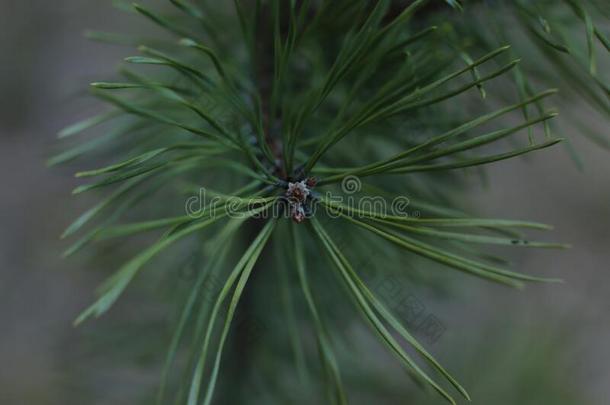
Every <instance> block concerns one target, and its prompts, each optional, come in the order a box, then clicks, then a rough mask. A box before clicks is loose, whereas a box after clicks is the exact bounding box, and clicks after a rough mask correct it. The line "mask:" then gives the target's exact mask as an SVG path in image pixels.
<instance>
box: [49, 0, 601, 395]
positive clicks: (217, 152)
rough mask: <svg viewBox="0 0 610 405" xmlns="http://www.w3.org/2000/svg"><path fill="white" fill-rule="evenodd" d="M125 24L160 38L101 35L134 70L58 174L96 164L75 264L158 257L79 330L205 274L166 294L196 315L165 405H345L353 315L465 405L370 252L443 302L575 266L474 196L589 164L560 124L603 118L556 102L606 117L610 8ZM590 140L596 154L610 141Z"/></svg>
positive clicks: (271, 7)
mask: <svg viewBox="0 0 610 405" xmlns="http://www.w3.org/2000/svg"><path fill="white" fill-rule="evenodd" d="M115 5H116V6H117V7H118V8H119V9H121V10H122V11H126V12H130V13H132V14H133V16H134V18H143V19H147V20H148V21H149V22H150V23H151V24H153V25H154V26H156V27H157V32H158V36H157V37H156V38H149V39H143V38H140V37H139V36H135V37H132V36H128V35H123V34H110V33H105V32H97V31H96V32H89V33H88V36H89V37H90V38H91V39H93V40H97V41H104V42H110V43H115V44H120V45H126V46H128V47H130V48H131V49H133V51H134V56H130V57H128V58H126V59H125V61H124V63H123V64H122V66H121V68H120V70H119V72H118V74H119V75H118V76H117V78H114V79H110V80H108V81H99V82H94V83H92V84H91V93H92V94H93V95H94V96H95V97H97V98H98V99H99V100H100V101H101V102H103V106H104V107H103V110H102V112H101V113H100V114H99V115H96V116H94V117H91V118H89V119H86V120H84V121H81V122H78V123H76V124H74V125H72V126H70V127H68V128H66V129H64V130H63V131H62V132H61V133H60V138H62V142H65V143H66V145H67V146H66V150H65V151H64V152H63V153H61V154H59V155H57V156H55V157H54V158H52V159H51V163H52V164H60V163H65V162H67V161H70V160H74V159H77V160H79V161H80V165H81V167H83V169H85V170H84V171H80V172H78V173H77V177H79V178H81V179H82V180H83V184H82V185H80V186H79V187H78V188H76V189H75V190H74V194H81V193H93V194H95V195H96V196H98V198H99V202H98V203H97V204H96V205H94V206H93V207H92V208H91V209H89V210H87V211H86V212H85V213H84V214H82V215H81V216H79V217H78V218H77V219H76V220H75V221H74V222H73V223H72V224H71V225H70V226H69V227H68V228H67V230H66V231H65V233H64V235H63V236H64V237H66V238H68V237H69V238H75V241H74V242H73V244H72V245H71V246H70V247H69V248H68V250H67V251H66V255H72V254H75V253H76V252H77V251H79V250H81V249H82V248H87V249H92V248H93V246H96V245H98V246H103V245H106V246H117V241H120V242H121V243H128V242H129V241H130V240H132V239H134V238H135V239H137V240H139V241H140V242H141V241H142V240H144V241H148V242H146V244H144V245H143V244H142V243H140V244H134V245H133V246H136V248H134V250H133V251H132V256H133V257H132V259H130V260H128V261H127V262H126V263H125V264H123V265H122V266H121V267H120V268H118V269H117V270H116V271H114V272H113V273H112V274H111V275H110V276H109V277H108V279H107V280H106V281H105V282H104V283H103V285H102V286H101V287H100V289H99V290H98V297H97V300H96V301H95V302H94V303H93V304H92V305H91V306H90V307H89V308H87V309H86V310H85V311H84V312H83V313H82V314H81V315H80V316H79V317H78V319H77V320H76V323H77V324H80V323H81V322H83V321H85V320H87V319H88V318H91V317H99V316H100V315H102V314H104V313H106V312H107V311H109V310H110V309H111V307H112V306H113V305H114V304H115V303H116V302H117V300H119V299H120V298H121V297H122V295H123V294H124V293H126V291H128V290H129V287H131V286H132V285H133V284H138V283H146V282H147V281H146V280H148V279H150V278H153V276H152V275H148V274H147V273H148V272H147V270H148V269H150V268H155V266H161V267H162V272H163V274H164V275H165V277H168V278H171V277H173V276H175V274H176V268H177V267H180V266H182V265H183V263H184V258H185V257H186V258H189V265H191V266H194V269H195V270H194V277H193V278H192V279H191V280H189V286H188V291H187V293H186V295H171V294H170V295H169V296H170V297H171V299H168V301H169V302H168V305H176V306H178V307H179V308H180V311H179V316H178V317H177V318H176V319H173V320H172V321H171V322H170V324H169V325H168V328H169V329H170V330H171V339H170V340H169V341H168V342H165V343H166V350H167V355H166V356H165V360H164V367H163V372H162V376H161V382H160V383H159V391H158V393H157V401H158V403H161V404H165V403H184V404H206V405H207V404H211V403H247V402H244V399H243V397H240V395H248V394H247V393H238V391H240V390H241V389H236V388H235V386H236V385H239V382H240V381H246V380H254V379H256V378H258V379H260V378H263V379H269V381H266V383H265V385H266V386H267V387H268V392H267V393H266V394H265V395H262V394H261V398H262V399H261V403H286V402H283V399H282V398H285V395H286V394H285V393H286V392H287V391H289V390H292V389H298V390H300V391H302V392H303V393H307V394H306V395H305V394H303V395H304V396H303V398H307V399H306V400H304V402H303V403H332V404H345V403H348V402H349V401H350V392H351V391H352V389H353V387H354V386H355V385H356V384H357V383H356V382H355V378H354V375H355V371H354V370H350V368H351V367H352V366H350V362H349V360H350V357H353V355H354V353H352V354H351V356H346V352H348V349H347V348H348V347H353V346H351V343H350V339H351V336H350V334H349V333H348V332H347V331H346V328H347V326H349V325H352V323H354V322H356V321H357V320H358V317H360V320H359V321H360V322H361V323H362V324H363V325H366V326H368V327H369V330H370V332H371V333H372V335H374V336H376V337H377V338H378V342H379V345H380V346H381V347H385V348H386V349H387V351H388V352H389V353H391V354H393V355H394V356H395V358H396V361H397V362H398V363H400V364H402V365H403V366H404V369H405V370H406V371H407V373H408V375H409V376H410V378H411V379H412V380H414V381H415V382H417V383H419V384H420V385H421V387H423V388H424V389H430V390H431V391H434V392H435V393H436V394H438V395H440V396H441V397H443V398H444V399H446V400H447V401H448V402H450V403H456V400H458V399H457V398H462V399H464V400H469V399H470V397H469V394H468V393H467V387H466V388H465V387H462V386H461V385H460V383H459V382H458V380H459V379H460V378H459V375H458V376H454V375H452V374H450V372H449V371H447V370H446V369H445V368H444V367H443V366H442V365H441V363H440V361H439V360H437V359H436V358H435V357H433V355H432V354H431V353H430V352H429V351H428V349H426V348H425V347H424V344H422V343H420V342H418V340H417V339H416V338H415V337H414V334H413V332H412V331H410V330H409V326H408V325H405V323H404V322H402V321H401V320H400V319H399V317H397V316H396V314H395V313H394V312H393V311H392V309H391V308H390V307H391V305H390V304H389V303H388V299H387V297H382V296H379V294H378V293H377V291H376V290H375V288H374V286H373V285H371V283H369V282H368V280H367V277H366V276H365V275H364V274H363V273H364V272H366V268H363V266H362V265H360V264H359V263H362V261H361V259H362V258H363V257H364V258H366V257H367V256H371V255H372V256H374V262H375V263H374V265H375V266H377V267H378V268H379V269H383V270H382V272H383V274H384V275H391V274H397V273H404V272H407V271H409V272H411V273H412V274H409V275H408V277H410V279H411V280H412V281H413V283H414V284H416V285H417V284H422V285H429V284H436V283H442V282H443V281H442V278H443V274H444V273H443V271H444V270H446V269H451V270H459V271H461V272H464V273H466V275H465V277H467V276H475V277H480V278H483V279H486V280H489V281H490V282H495V283H500V284H504V285H507V286H511V287H518V288H519V287H523V286H524V285H525V284H528V283H539V282H555V281H558V280H555V279H548V278H544V277H541V276H539V275H531V274H523V273H521V272H519V271H518V269H510V268H508V267H507V265H505V262H504V261H502V259H500V258H497V257H492V256H491V255H489V254H486V246H488V245H498V246H500V247H502V246H504V247H507V248H551V249H556V248H559V249H560V248H564V247H565V245H563V244H558V243H549V242H541V241H535V240H531V239H529V238H528V237H527V235H526V234H524V233H526V232H527V231H530V230H548V229H550V227H549V226H548V225H545V224H540V223H535V222H528V221H518V220H508V219H489V218H480V217H478V216H476V215H470V214H467V213H465V212H464V211H463V209H462V208H461V206H460V199H461V197H460V196H461V195H463V194H464V193H463V190H465V189H467V188H468V181H467V179H468V177H469V176H471V175H472V174H473V173H475V174H476V173H482V172H483V169H484V167H485V166H486V165H490V164H494V163H495V162H499V161H502V160H506V159H512V158H516V157H519V156H521V155H525V154H528V155H529V154H533V155H534V157H535V158H539V159H544V156H545V155H544V151H543V150H544V149H546V148H549V147H562V146H561V145H557V144H560V143H563V144H564V147H565V148H566V150H567V151H569V152H570V153H573V154H574V156H575V159H577V156H578V151H574V150H573V148H572V147H571V146H570V144H569V138H567V137H568V135H569V136H575V135H573V134H572V133H570V134H568V133H566V131H564V130H563V128H564V127H565V123H566V122H575V121H576V122H578V121H583V120H582V118H581V116H582V114H584V113H581V115H580V116H579V115H574V116H570V114H574V112H573V111H567V114H568V115H567V118H565V119H563V118H562V116H559V117H558V111H557V110H554V109H551V108H549V106H552V105H561V104H565V103H566V102H567V101H570V102H574V101H575V100H576V101H578V102H579V105H585V106H584V107H582V109H583V110H585V109H590V112H586V114H597V115H599V116H601V117H602V118H604V119H607V118H608V115H609V113H610V105H609V103H608V95H609V88H608V85H607V77H604V73H605V70H604V66H607V60H608V51H609V50H610V49H609V45H610V42H609V40H608V37H607V36H606V34H605V30H606V28H607V22H608V17H610V5H609V4H608V2H606V1H601V0H600V1H595V0H586V1H585V0H560V1H556V0H534V1H531V0H515V1H512V0H511V1H508V0H507V1H502V0H498V1H480V2H479V1H471V2H468V3H466V4H460V2H458V1H456V0H446V1H442V0H415V1H390V0H378V1H366V0H332V1H330V0H251V1H249V0H248V1H246V0H234V1H232V2H230V1H222V2H218V1H204V0H171V1H170V2H162V3H160V2H156V3H153V2H151V3H150V4H148V3H147V4H133V5H131V4H128V3H123V2H120V1H118V2H115ZM604 24H606V25H604ZM560 112H562V114H563V111H561V109H560ZM586 126H587V122H582V127H581V128H582V129H581V130H580V131H579V134H580V133H582V134H583V135H584V136H587V137H589V138H590V139H591V140H592V141H593V142H595V143H597V144H599V145H601V146H603V147H607V146H609V145H610V143H609V141H608V138H607V137H606V135H605V134H599V133H595V132H594V131H593V130H591V129H589V128H586ZM87 134H93V135H91V136H85V135H87ZM92 162H101V164H100V166H102V167H100V168H94V167H91V165H92ZM524 164H525V163H524ZM532 175H533V176H535V175H536V174H535V173H532ZM472 198H473V199H475V198H476V196H472ZM506 216H507V217H510V216H511V213H510V212H508V213H506ZM151 235H152V237H153V239H150V238H151ZM147 238H149V239H147ZM93 242H95V244H94V243H93ZM89 245H91V246H89ZM127 246H132V245H131V244H128V245H127ZM162 259H163V260H162ZM405 263H411V264H417V271H411V270H410V269H412V266H406V265H405ZM370 265H371V264H370V263H369V264H368V266H370ZM210 286H215V287H217V288H210ZM533 288H535V287H533ZM163 297H165V298H163V299H167V297H166V296H165V295H164V296H163ZM160 299H161V298H160ZM244 320H245V321H244ZM242 321H244V322H246V323H248V322H249V323H250V325H253V324H255V325H259V326H261V325H263V326H264V327H263V328H262V331H261V333H260V334H259V335H260V336H258V335H257V336H258V337H257V338H256V339H244V335H248V334H249V333H248V331H244V330H243V328H240V327H238V326H239V324H242V323H243V322H242ZM348 321H349V322H348ZM109 333H112V332H109ZM360 349H361V348H360ZM360 349H358V350H360ZM227 357H229V359H228V360H227V359H226V358H227ZM351 360H352V361H353V359H351ZM244 367H245V368H248V369H250V371H244V370H243V368H244ZM346 368H347V369H346ZM240 369H241V370H240ZM256 370H264V372H260V373H259V374H260V375H258V376H257V377H256V378H255V377H254V376H253V375H254V374H257V371H256ZM362 373H363V374H364V375H367V373H368V374H371V373H373V371H371V370H368V371H367V370H362ZM377 377H379V376H377ZM381 377H383V376H381ZM405 378H409V377H405ZM223 380H224V381H223ZM269 387H272V388H269ZM294 387H298V388H294ZM361 389H362V388H361ZM236 398H241V399H236ZM250 398H251V397H250ZM216 400H217V401H218V402H214V401H216ZM231 401H235V402H231ZM252 403H255V402H254V401H252Z"/></svg>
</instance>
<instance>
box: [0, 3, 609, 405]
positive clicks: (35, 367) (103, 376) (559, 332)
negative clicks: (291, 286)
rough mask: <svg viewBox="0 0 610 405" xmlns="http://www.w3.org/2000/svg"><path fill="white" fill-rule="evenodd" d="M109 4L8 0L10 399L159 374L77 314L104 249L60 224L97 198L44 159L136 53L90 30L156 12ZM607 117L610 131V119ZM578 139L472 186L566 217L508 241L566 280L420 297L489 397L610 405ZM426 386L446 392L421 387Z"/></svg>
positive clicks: (603, 260) (604, 212)
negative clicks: (543, 243)
mask: <svg viewBox="0 0 610 405" xmlns="http://www.w3.org/2000/svg"><path fill="white" fill-rule="evenodd" d="M110 3H111V2H110V1H100V0H96V1H91V0H90V1H77V0H55V1H43V0H36V1H34V0H2V1H1V2H0V58H1V61H2V63H0V176H1V177H0V180H1V181H0V184H1V188H0V189H1V190H2V191H1V193H2V198H1V199H0V327H1V332H0V362H1V364H2V367H0V404H2V405H5V404H6V405H30V404H43V405H48V404H84V403H86V404H133V403H137V401H138V400H137V399H138V398H141V393H142V392H143V391H145V390H146V389H147V388H150V387H153V386H154V385H155V384H156V383H157V380H158V377H159V370H158V369H156V368H155V367H150V366H149V365H147V363H146V361H140V362H135V363H134V362H125V361H121V360H120V359H114V358H106V359H102V360H100V354H103V353H104V349H105V348H110V347H111V346H113V345H116V344H117V342H118V344H120V342H121V340H120V339H117V340H112V339H108V341H106V342H104V341H102V342H99V341H96V342H97V344H96V345H95V346H93V347H90V346H88V345H87V344H86V343H83V342H86V341H88V339H90V338H91V336H90V335H92V334H95V333H96V332H95V328H94V326H91V325H86V326H85V327H84V328H81V329H74V328H73V327H72V326H71V322H72V320H73V319H74V317H75V316H76V315H77V314H78V313H79V311H80V310H81V309H82V308H84V306H85V305H86V304H87V303H88V302H90V300H91V298H92V291H93V289H94V288H95V286H96V284H97V283H98V282H99V281H100V280H101V279H102V277H103V273H102V272H103V271H104V270H106V268H105V267H106V264H105V262H103V261H93V262H92V261H89V260H85V258H80V259H79V258H77V259H72V260H67V261H64V260H62V259H61V258H60V257H59V256H60V252H61V251H62V249H63V248H65V247H66V245H65V244H64V243H63V242H62V241H60V240H59V235H60V234H61V232H62V230H63V228H64V227H65V226H66V225H67V224H68V223H69V222H70V219H72V218H74V217H75V215H76V214H77V213H80V212H82V211H83V210H84V209H85V208H86V207H87V206H88V203H90V200H89V201H88V200H87V198H82V197H79V198H73V197H71V195H70V192H71V189H72V188H73V187H74V186H75V185H76V181H75V179H74V178H73V177H72V174H71V173H72V170H71V169H70V168H69V167H68V168H61V169H51V170H49V169H47V168H46V167H45V160H46V158H47V157H48V156H49V155H50V154H51V153H52V152H53V151H54V150H56V149H57V145H56V144H55V134H56V132H57V131H58V130H59V129H61V128H62V127H63V126H65V125H67V124H69V123H71V122H73V121H75V120H77V119H79V118H83V117H86V116H87V115H89V114H90V113H91V112H93V111H95V102H94V101H92V100H91V99H89V98H87V97H86V92H85V91H84V89H86V84H87V83H88V82H90V81H93V80H94V79H103V78H106V77H109V76H110V74H111V72H112V71H113V69H114V67H115V65H116V62H118V61H119V60H120V58H122V57H123V56H127V55H128V54H129V53H130V51H129V50H128V49H122V48H119V47H113V46H106V45H103V44H98V43H90V42H88V41H86V40H85V39H84V38H83V35H82V34H83V32H84V30H85V29H88V28H91V29H99V30H105V31H113V30H116V31H120V32H137V31H139V30H140V29H150V28H152V27H150V25H148V24H147V23H146V22H145V21H142V24H141V27H140V26H134V25H133V20H130V19H126V18H125V17H124V16H122V15H121V13H119V12H117V11H116V10H114V9H113V8H112V7H111V4H110ZM572 107H573V108H574V109H579V108H580V107H579V106H578V105H574V106H572ZM595 125H597V127H598V129H599V130H600V131H604V132H607V131H608V128H607V123H602V122H600V123H597V124H595ZM573 139H575V141H574V143H575V146H576V148H577V150H578V151H579V153H580V154H581V156H582V157H583V159H584V160H585V168H584V170H583V171H579V170H578V169H577V168H576V167H575V165H574V164H573V162H572V161H571V159H570V157H569V156H568V154H567V153H566V152H565V150H564V149H562V148H554V149H552V150H549V151H546V152H544V153H540V154H537V155H535V156H533V157H531V158H529V159H527V160H514V161H508V162H502V163H498V164H495V165H493V166H492V167H490V168H489V170H488V173H489V187H483V186H481V185H480V183H478V182H477V181H473V182H472V183H473V185H472V190H471V191H472V195H474V196H475V197H474V198H473V202H474V203H475V205H476V207H477V209H478V214H480V215H481V216H498V217H510V218H522V219H530V220H536V221H541V222H546V223H551V224H555V225H556V230H555V232H554V234H553V235H552V237H553V239H555V240H558V241H562V242H568V243H571V244H573V245H574V247H573V248H572V249H571V250H569V251H566V252H545V251H535V250H512V251H509V254H511V255H512V257H511V260H512V261H513V262H514V263H515V266H516V267H517V268H519V269H520V270H522V271H524V272H531V273H540V272H541V271H540V269H546V270H548V271H547V272H546V273H545V274H549V273H552V274H553V275H556V276H557V277H561V278H563V279H565V280H566V283H565V284H563V285H532V286H530V287H528V288H527V290H525V291H513V290H508V289H504V288H502V287H498V286H494V285H491V284H487V283H483V282H480V281H476V280H472V279H469V278H465V277H463V276H460V277H459V278H452V280H453V281H458V282H459V283H460V284H459V286H460V287H459V288H458V289H456V290H455V291H453V292H452V295H451V296H450V297H446V298H442V297H441V298H439V297H418V298H419V299H420V300H421V301H422V302H423V303H424V304H425V306H426V309H427V311H428V312H431V313H433V314H434V316H435V317H436V318H437V319H438V320H439V321H440V322H441V323H442V325H443V327H444V332H443V333H442V335H441V336H440V337H439V338H438V339H437V340H436V341H435V342H433V343H429V347H430V350H431V351H432V352H433V353H434V354H436V355H437V357H438V358H439V360H441V362H443V363H444V364H446V365H447V366H448V368H449V370H451V371H453V372H454V373H455V375H456V376H457V377H458V378H459V379H460V380H461V381H463V382H464V385H465V386H466V387H467V388H468V389H469V391H471V394H472V396H473V399H474V400H473V403H475V404H507V405H508V404H510V405H514V404H600V405H602V404H610V348H609V347H608V342H610V299H608V297H609V296H610V272H609V270H610V265H609V263H610V204H609V201H610V181H609V179H610V176H609V174H610V154H608V152H604V151H602V150H601V149H599V148H597V147H595V146H594V145H592V144H591V143H589V142H587V141H585V140H583V139H582V138H579V137H573ZM132 302H134V303H138V302H139V301H138V299H137V297H136V298H132ZM142 306H144V304H143V303H142V302H139V309H142ZM166 315H167V314H164V316H166ZM112 316H113V315H111V316H110V318H109V320H104V321H103V322H105V323H106V326H108V325H111V322H112ZM134 316H135V315H134ZM153 317H154V316H153ZM141 333H143V334H152V335H154V330H152V331H150V330H149V331H142V332H141ZM145 336H146V335H145ZM145 336H144V337H143V339H144V340H146V338H145ZM377 353H378V349H377V348H376V349H375V350H373V349H372V350H371V353H369V355H370V356H375V355H377ZM94 357H95V359H94ZM102 357H103V356H102ZM365 357H366V356H365ZM140 360H141V359H140ZM388 361H389V362H391V360H389V358H388ZM395 370H396V371H398V370H397V369H396V368H395V367H394V365H391V366H389V367H388V368H387V369H383V370H380V372H381V374H380V379H382V380H384V383H387V384H388V392H390V393H395V394H392V395H390V394H388V396H387V398H382V399H378V401H379V402H378V403H383V404H395V403H396V404H398V403H402V402H401V401H400V395H401V394H402V390H403V389H404V386H403V385H402V384H401V381H402V380H401V379H403V378H404V374H402V373H397V372H394V371H395ZM409 387H411V386H409ZM414 401H415V403H418V404H419V403H422V404H427V403H431V404H433V403H439V401H438V400H437V398H436V397H427V396H425V395H419V394H416V398H414Z"/></svg>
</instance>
